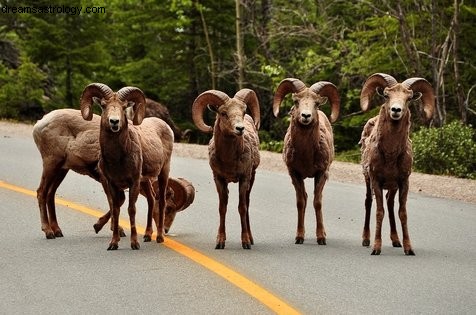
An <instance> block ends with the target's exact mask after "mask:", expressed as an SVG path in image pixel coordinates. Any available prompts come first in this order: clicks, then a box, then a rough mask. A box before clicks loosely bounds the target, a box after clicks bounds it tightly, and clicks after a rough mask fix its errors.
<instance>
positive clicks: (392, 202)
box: [386, 189, 402, 247]
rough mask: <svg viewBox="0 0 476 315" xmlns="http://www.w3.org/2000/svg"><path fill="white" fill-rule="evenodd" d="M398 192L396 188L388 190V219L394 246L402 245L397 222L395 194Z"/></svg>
mask: <svg viewBox="0 0 476 315" xmlns="http://www.w3.org/2000/svg"><path fill="white" fill-rule="evenodd" d="M396 194H397V190H396V189H391V190H389V191H388V192H387V196H386V197H387V209H388V219H389V221H390V240H392V246H393V247H402V244H400V240H399V239H398V233H397V225H396V224H395V213H394V208H395V195H396Z"/></svg>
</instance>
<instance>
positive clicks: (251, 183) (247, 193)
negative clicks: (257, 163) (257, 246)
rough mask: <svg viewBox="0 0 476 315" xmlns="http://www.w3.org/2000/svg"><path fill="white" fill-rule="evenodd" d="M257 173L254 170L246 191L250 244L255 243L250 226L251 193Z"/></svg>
mask: <svg viewBox="0 0 476 315" xmlns="http://www.w3.org/2000/svg"><path fill="white" fill-rule="evenodd" d="M255 174H256V172H255V171H254V170H253V172H252V173H251V180H250V185H249V188H248V191H247V192H246V226H247V227H248V235H249V237H250V244H251V245H254V240H253V235H252V234H251V226H250V195H251V188H253V184H254V182H255Z"/></svg>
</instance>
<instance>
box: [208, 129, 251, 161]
mask: <svg viewBox="0 0 476 315" xmlns="http://www.w3.org/2000/svg"><path fill="white" fill-rule="evenodd" d="M244 137H245V135H242V136H236V135H227V134H225V133H224V132H222V131H221V130H220V128H216V129H215V134H214V136H213V138H214V141H215V150H216V157H217V159H218V160H220V161H222V162H227V161H228V162H232V161H235V160H239V159H240V157H241V156H242V154H243V152H244V149H245V145H244Z"/></svg>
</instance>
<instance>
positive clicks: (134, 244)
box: [131, 243, 140, 250]
mask: <svg viewBox="0 0 476 315" xmlns="http://www.w3.org/2000/svg"><path fill="white" fill-rule="evenodd" d="M131 248H132V249H133V250H137V249H140V244H139V243H131Z"/></svg>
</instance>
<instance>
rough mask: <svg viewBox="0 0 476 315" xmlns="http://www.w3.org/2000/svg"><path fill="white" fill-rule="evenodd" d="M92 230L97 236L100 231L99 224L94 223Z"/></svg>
mask: <svg viewBox="0 0 476 315" xmlns="http://www.w3.org/2000/svg"><path fill="white" fill-rule="evenodd" d="M93 228H94V232H96V234H98V233H99V231H101V229H102V226H100V225H99V224H97V223H96V224H94V225H93Z"/></svg>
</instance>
